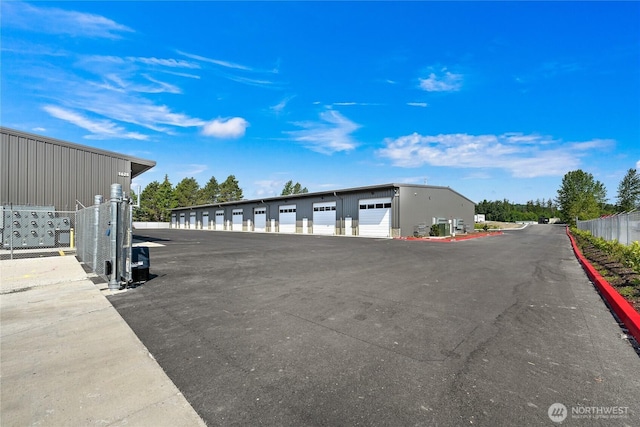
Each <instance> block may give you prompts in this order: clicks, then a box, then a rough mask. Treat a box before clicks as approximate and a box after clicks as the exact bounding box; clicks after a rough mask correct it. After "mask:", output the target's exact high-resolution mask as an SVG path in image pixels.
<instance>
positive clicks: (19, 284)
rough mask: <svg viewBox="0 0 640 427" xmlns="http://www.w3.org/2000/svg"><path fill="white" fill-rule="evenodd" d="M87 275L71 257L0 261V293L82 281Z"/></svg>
mask: <svg viewBox="0 0 640 427" xmlns="http://www.w3.org/2000/svg"><path fill="white" fill-rule="evenodd" d="M86 277H87V273H85V271H84V270H83V269H82V267H81V266H80V264H79V263H78V261H77V260H76V258H75V257H73V256H57V257H43V258H25V259H13V260H3V261H0V293H6V292H11V291H15V290H17V289H23V288H33V287H36V286H46V285H52V284H56V283H67V282H73V281H76V280H84V279H86Z"/></svg>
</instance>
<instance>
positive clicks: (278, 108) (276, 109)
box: [269, 95, 296, 114]
mask: <svg viewBox="0 0 640 427" xmlns="http://www.w3.org/2000/svg"><path fill="white" fill-rule="evenodd" d="M295 97H296V96H295V95H291V96H287V97H285V98H283V99H282V101H280V102H278V103H277V104H276V105H273V106H271V107H269V109H270V110H271V111H273V112H275V113H276V114H280V113H281V112H282V111H283V110H284V109H285V108H286V106H287V104H289V101H291V100H292V99H293V98H295Z"/></svg>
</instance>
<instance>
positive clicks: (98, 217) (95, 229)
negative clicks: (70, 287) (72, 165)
mask: <svg viewBox="0 0 640 427" xmlns="http://www.w3.org/2000/svg"><path fill="white" fill-rule="evenodd" d="M132 225H133V216H132V206H131V204H130V201H129V199H127V198H124V197H123V195H122V186H121V185H120V184H112V185H111V195H110V199H109V201H108V202H105V203H102V196H96V197H95V200H94V205H93V206H90V207H86V208H84V209H82V210H79V211H78V212H77V213H76V229H77V231H76V255H77V257H78V258H79V259H80V261H82V262H84V263H85V264H87V265H88V266H89V267H90V268H91V269H92V270H93V271H94V272H95V273H96V274H97V275H99V276H101V277H102V278H104V279H105V280H107V281H108V282H109V289H120V288H121V287H122V285H126V284H127V283H130V282H131V252H132V250H131V247H132Z"/></svg>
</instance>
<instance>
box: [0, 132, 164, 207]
mask: <svg viewBox="0 0 640 427" xmlns="http://www.w3.org/2000/svg"><path fill="white" fill-rule="evenodd" d="M0 133H1V135H2V140H1V141H0V205H9V204H13V205H24V206H55V208H56V209H57V210H66V211H69V210H75V208H76V204H77V202H79V203H81V204H82V205H84V206H89V205H93V203H94V196H95V195H98V194H99V195H103V196H105V197H107V198H108V197H109V189H110V187H111V184H116V183H117V184H121V185H122V189H123V191H124V192H125V193H126V194H129V193H130V191H131V179H132V178H135V177H136V176H138V175H140V174H142V173H143V172H145V171H147V170H149V169H151V168H152V167H154V166H155V164H156V163H155V162H154V161H151V160H144V159H138V158H135V157H131V156H125V155H124V154H119V153H114V152H110V151H104V150H99V149H96V148H92V147H87V146H84V145H78V144H73V143H70V142H66V141H61V140H58V139H53V138H48V137H45V136H41V135H35V134H31V133H26V132H22V131H17V130H14V129H8V128H5V127H0Z"/></svg>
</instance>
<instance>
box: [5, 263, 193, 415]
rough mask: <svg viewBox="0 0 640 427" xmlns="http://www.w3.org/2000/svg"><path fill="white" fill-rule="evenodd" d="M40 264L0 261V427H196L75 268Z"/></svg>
mask: <svg viewBox="0 0 640 427" xmlns="http://www.w3.org/2000/svg"><path fill="white" fill-rule="evenodd" d="M43 261H45V260H41V259H37V260H35V259H32V260H16V261H10V262H7V261H3V262H2V263H1V264H0V266H1V267H2V274H3V276H2V290H3V292H5V293H4V294H3V295H2V297H1V300H0V308H1V313H0V320H1V324H2V329H1V330H0V339H1V342H2V353H1V354H2V363H1V366H0V375H1V378H2V386H1V387H2V389H1V405H2V406H1V415H0V424H1V425H3V426H23V425H50V426H61V425H84V426H89V425H125V424H126V425H154V426H158V425H166V426H175V425H194V426H203V425H205V424H204V422H203V421H202V420H201V419H200V417H199V416H198V415H197V414H196V412H195V411H194V410H193V408H192V407H191V405H190V404H189V403H188V402H187V401H186V399H185V398H184V396H182V394H181V393H180V391H179V390H178V389H177V387H176V386H175V385H174V384H173V383H172V382H171V380H170V379H169V378H168V377H167V376H166V374H165V373H164V371H163V370H162V368H160V366H159V365H158V363H157V362H156V361H155V359H153V357H152V356H151V355H150V354H149V352H148V350H147V349H146V347H145V346H144V345H143V344H142V343H141V342H140V341H139V340H138V338H137V337H136V336H135V334H134V333H133V332H132V331H131V329H130V328H129V326H128V325H127V324H126V323H125V322H124V321H123V320H122V318H121V317H120V315H119V314H118V313H117V312H116V311H115V309H114V308H113V307H112V306H111V304H110V303H109V302H108V301H107V300H106V298H105V297H104V296H103V295H102V294H101V292H100V290H99V289H98V288H97V287H96V286H95V285H94V284H93V283H91V282H90V281H88V280H86V279H85V280H80V279H79V278H80V277H81V276H82V275H85V276H86V273H84V271H83V270H82V268H81V267H80V265H79V264H78V262H77V261H76V260H75V259H74V258H73V257H60V258H58V259H57V260H55V261H57V262H53V261H52V260H49V259H47V260H46V262H43ZM63 272H66V273H67V274H68V277H70V278H72V279H73V280H75V281H71V282H66V283H65V282H63V279H64V274H63ZM26 276H29V277H26ZM29 278H31V279H32V281H30V280H29ZM51 283H54V284H51ZM46 284H49V285H46ZM21 289H26V290H21ZM7 290H10V292H9V293H6V291H7Z"/></svg>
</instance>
